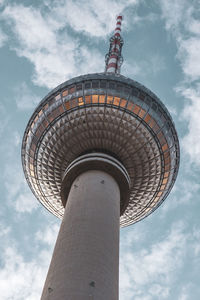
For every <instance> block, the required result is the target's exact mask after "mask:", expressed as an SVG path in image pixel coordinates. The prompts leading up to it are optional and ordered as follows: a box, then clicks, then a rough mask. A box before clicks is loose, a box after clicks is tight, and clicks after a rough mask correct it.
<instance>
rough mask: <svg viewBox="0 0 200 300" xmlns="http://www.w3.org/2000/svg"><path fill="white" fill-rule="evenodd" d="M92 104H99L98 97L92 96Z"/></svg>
mask: <svg viewBox="0 0 200 300" xmlns="http://www.w3.org/2000/svg"><path fill="white" fill-rule="evenodd" d="M92 103H98V95H92Z"/></svg>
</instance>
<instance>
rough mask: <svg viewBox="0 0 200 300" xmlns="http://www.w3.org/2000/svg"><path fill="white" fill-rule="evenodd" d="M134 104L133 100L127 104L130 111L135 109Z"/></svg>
mask: <svg viewBox="0 0 200 300" xmlns="http://www.w3.org/2000/svg"><path fill="white" fill-rule="evenodd" d="M133 105H134V104H133V102H130V101H129V103H128V105H127V109H128V110H130V111H132V110H133Z"/></svg>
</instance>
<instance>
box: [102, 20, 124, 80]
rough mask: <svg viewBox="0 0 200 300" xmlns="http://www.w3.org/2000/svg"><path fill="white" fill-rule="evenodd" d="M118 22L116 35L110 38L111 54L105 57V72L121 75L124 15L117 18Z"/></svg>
mask: <svg viewBox="0 0 200 300" xmlns="http://www.w3.org/2000/svg"><path fill="white" fill-rule="evenodd" d="M116 19H117V22H116V27H115V33H114V35H113V36H112V37H111V38H110V48H109V52H108V53H107V54H106V56H105V63H106V66H105V72H106V73H116V74H120V68H121V65H122V63H123V57H122V55H121V52H122V46H123V43H124V41H123V39H122V37H121V23H122V15H118V16H117V18H116Z"/></svg>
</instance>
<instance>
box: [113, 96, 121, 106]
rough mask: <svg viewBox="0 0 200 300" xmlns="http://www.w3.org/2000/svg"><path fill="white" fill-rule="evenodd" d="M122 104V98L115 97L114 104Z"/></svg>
mask: <svg viewBox="0 0 200 300" xmlns="http://www.w3.org/2000/svg"><path fill="white" fill-rule="evenodd" d="M119 103H120V98H119V97H114V101H113V104H114V105H117V106H119Z"/></svg>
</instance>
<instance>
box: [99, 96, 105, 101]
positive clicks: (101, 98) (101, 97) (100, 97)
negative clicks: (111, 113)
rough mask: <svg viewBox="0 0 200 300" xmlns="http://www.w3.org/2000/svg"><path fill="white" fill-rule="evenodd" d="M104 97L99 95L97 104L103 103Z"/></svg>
mask: <svg viewBox="0 0 200 300" xmlns="http://www.w3.org/2000/svg"><path fill="white" fill-rule="evenodd" d="M105 97H106V96H105V95H99V103H104V102H105Z"/></svg>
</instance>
